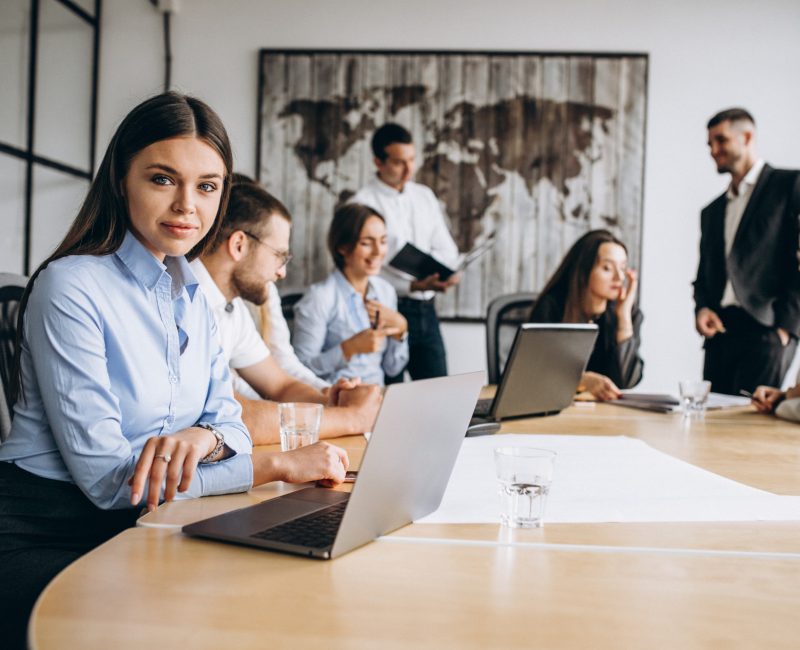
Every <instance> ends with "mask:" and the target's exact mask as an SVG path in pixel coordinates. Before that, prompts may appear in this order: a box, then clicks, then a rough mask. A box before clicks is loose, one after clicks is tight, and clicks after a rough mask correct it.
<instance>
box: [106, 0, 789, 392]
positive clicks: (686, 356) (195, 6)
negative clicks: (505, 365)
mask: <svg viewBox="0 0 800 650" xmlns="http://www.w3.org/2000/svg"><path fill="white" fill-rule="evenodd" d="M655 4H656V3H651V2H643V1H641V0H607V1H606V2H597V0H561V1H560V2H558V1H556V0H550V1H549V2H547V3H545V2H536V1H532V0H496V1H495V2H486V1H485V0H482V1H478V0H458V1H456V0H437V1H436V2H431V1H430V0H405V2H403V3H397V2H391V3H390V2H385V1H381V0H347V1H346V2H330V1H327V0H317V1H314V0H269V2H267V1H265V0H238V1H233V0H231V1H227V2H224V3H222V2H218V1H217V0H180V2H179V6H180V13H179V14H178V15H177V16H175V18H174V20H173V58H174V63H173V82H174V86H175V87H176V88H177V89H178V90H181V91H184V92H189V93H193V94H196V95H198V96H200V97H202V98H203V99H204V100H206V101H207V102H208V103H209V104H211V106H213V107H214V108H215V109H216V110H217V111H218V112H219V114H220V115H221V117H222V119H223V121H224V123H225V124H226V126H227V127H228V130H229V133H230V135H231V138H232V140H233V143H234V147H235V154H236V161H237V162H236V167H237V169H240V170H243V171H245V172H251V173H252V172H253V171H254V168H255V149H256V144H255V141H256V90H257V66H258V59H257V55H258V50H259V48H261V47H304V48H352V49H358V48H371V49H379V48H386V49H434V50H446V49H476V50H501V49H508V50H548V51H558V50H561V51H576V50H580V51H606V52H610V51H613V52H620V51H628V52H630V51H632V52H647V53H649V54H650V71H649V96H648V123H647V152H646V162H645V175H646V178H645V202H644V235H643V237H644V241H643V268H642V269H641V277H642V309H643V311H644V313H645V324H644V332H643V341H644V342H643V349H642V355H643V357H644V359H645V380H644V383H643V384H642V386H643V387H644V388H646V389H648V390H674V384H675V381H676V380H677V379H678V378H679V377H684V376H687V377H688V376H695V375H699V374H700V371H701V361H702V354H701V347H700V338H699V336H698V335H697V334H695V332H694V328H693V306H692V300H691V286H690V282H691V280H692V279H693V277H694V273H695V269H696V265H697V244H698V238H699V226H698V215H699V210H700V208H701V207H702V205H704V204H705V203H707V202H708V201H710V200H711V199H712V198H713V197H714V196H715V195H716V194H717V193H719V192H720V191H722V189H723V187H724V185H725V180H724V179H723V178H722V177H719V176H717V174H716V173H715V171H714V168H713V166H712V164H711V161H710V159H709V157H708V153H707V150H706V146H705V138H706V133H705V122H706V120H707V119H708V117H710V116H711V115H712V114H713V113H714V112H716V111H717V110H719V109H721V108H726V107H728V106H731V105H744V106H746V107H747V108H749V109H750V110H751V111H752V112H753V113H754V114H755V116H756V119H757V120H758V122H759V125H760V128H759V140H760V146H761V151H762V152H763V154H764V156H765V157H766V158H767V159H768V160H769V161H770V162H771V163H773V164H776V165H783V166H792V167H800V153H798V143H800V120H799V119H798V118H797V115H796V112H797V106H800V84H798V83H797V62H798V61H800V38H798V34H799V33H800V2H797V0H764V1H762V2H758V3H755V2H752V1H749V0H725V1H722V0H704V1H702V2H698V1H697V0H673V1H672V2H670V3H658V6H651V5H655ZM162 51H163V50H162V41H161V23H160V19H159V16H158V15H157V14H156V12H155V10H153V9H152V7H151V5H150V4H149V2H147V1H146V0H105V2H104V15H103V43H102V54H101V61H102V63H101V76H100V116H99V117H100V119H99V131H98V141H99V144H98V146H99V148H100V153H102V150H103V148H104V147H105V144H106V143H107V141H108V139H109V138H110V136H111V134H112V132H113V130H114V128H115V127H116V124H117V123H118V122H119V120H120V119H121V118H122V117H123V116H124V115H125V113H126V112H127V111H128V110H129V109H130V108H131V107H132V106H133V105H134V104H135V103H137V102H138V101H140V100H142V99H144V98H145V97H147V96H148V95H150V94H152V93H155V92H159V91H160V90H161V84H162V77H163V67H162V58H161V56H162ZM445 338H446V342H447V345H448V352H449V356H450V362H451V368H452V370H454V371H456V370H469V369H479V368H484V367H485V360H484V350H483V335H482V330H481V328H480V327H479V326H474V325H473V326H467V325H453V326H448V327H447V328H446V332H445Z"/></svg>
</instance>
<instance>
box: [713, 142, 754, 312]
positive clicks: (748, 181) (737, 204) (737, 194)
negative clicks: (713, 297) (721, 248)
mask: <svg viewBox="0 0 800 650" xmlns="http://www.w3.org/2000/svg"><path fill="white" fill-rule="evenodd" d="M762 169H764V161H763V160H761V159H760V158H759V159H758V160H757V161H756V162H755V164H754V165H753V166H752V167H751V168H750V171H748V172H747V174H745V177H744V178H743V179H742V180H741V182H740V183H739V189H738V191H736V190H734V189H733V184H731V185H730V187H728V191H727V193H726V195H725V196H726V197H727V199H728V203H727V204H726V206H725V257H726V258H727V256H728V255H730V252H731V249H732V248H733V240H734V239H736V232H737V231H738V230H739V224H740V223H741V221H742V215H743V214H744V211H745V209H746V208H747V204H748V202H749V201H750V196H751V195H752V194H753V188H754V187H755V184H756V182H758V177H759V175H760V174H761V170H762ZM720 305H721V306H722V307H730V306H736V307H739V306H740V303H739V299H738V298H737V297H736V293H735V292H734V290H733V284H731V281H730V280H728V281H727V282H725V291H724V292H723V293H722V300H721V301H720Z"/></svg>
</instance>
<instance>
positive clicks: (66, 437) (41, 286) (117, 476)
mask: <svg viewBox="0 0 800 650" xmlns="http://www.w3.org/2000/svg"><path fill="white" fill-rule="evenodd" d="M86 285H87V283H85V282H81V280H80V278H77V277H75V276H74V275H70V274H67V273H58V274H56V273H53V274H48V273H46V272H43V273H42V274H41V275H40V276H39V278H38V279H37V281H36V290H35V291H33V292H32V293H31V298H30V302H29V303H28V308H27V311H26V313H25V325H24V328H25V330H24V332H25V341H26V346H27V348H28V351H29V353H30V357H31V359H32V362H33V367H34V371H35V373H36V380H37V383H38V385H39V389H40V393H41V396H42V401H43V404H44V409H45V413H46V416H47V420H48V422H49V425H50V429H51V431H52V435H53V438H54V440H55V443H56V446H57V448H58V451H59V454H60V456H61V458H62V460H63V461H64V464H65V465H66V467H67V469H68V470H69V473H70V476H71V477H72V480H73V481H74V482H75V484H76V485H77V486H78V487H79V488H80V489H81V491H82V492H83V493H84V494H85V495H86V496H87V498H88V499H89V500H90V501H91V502H92V503H94V504H95V505H96V506H97V507H99V508H102V509H114V508H129V507H131V503H130V486H128V479H129V478H130V477H131V476H132V475H133V470H134V467H135V465H136V460H137V458H138V454H139V452H140V451H141V449H140V448H134V447H133V445H132V442H131V440H129V439H128V438H127V437H126V436H125V435H124V433H123V430H122V422H121V419H122V418H121V411H120V406H119V402H118V399H117V397H116V395H115V394H114V392H113V390H112V384H111V379H110V375H109V366H108V359H107V356H106V349H105V343H104V334H103V328H104V319H103V317H102V313H101V309H100V308H99V307H98V306H97V305H96V303H95V301H94V300H93V297H92V296H91V295H90V291H89V290H88V289H87V287H86ZM216 372H217V373H218V375H219V372H220V371H219V369H217V370H216ZM212 384H213V381H212ZM220 390H221V388H220V387H217V386H214V387H213V388H212V387H210V388H209V399H207V407H209V408H208V415H209V417H210V418H212V422H214V421H216V422H219V423H220V424H221V425H222V427H223V428H224V429H225V435H226V436H227V435H230V437H231V442H232V444H233V445H235V450H236V451H237V455H236V456H234V457H233V458H232V459H231V460H230V461H227V464H226V463H220V464H219V465H220V466H219V467H213V468H212V467H210V466H209V467H207V468H206V467H203V468H201V469H200V470H199V471H198V472H196V473H195V479H194V480H193V481H192V484H191V485H190V487H189V491H188V492H187V493H186V496H200V495H203V494H217V493H220V492H230V491H237V490H238V491H241V490H246V489H248V487H249V485H250V483H252V459H251V458H250V455H249V453H248V445H247V444H246V441H247V440H249V436H248V435H247V433H246V430H244V428H243V425H241V423H238V424H237V423H236V422H235V420H236V417H235V416H236V408H237V406H236V405H235V403H234V404H228V403H227V402H226V401H225V400H224V399H220V397H219V394H220ZM226 439H227V438H226ZM223 465H224V466H223ZM146 498H147V489H146V488H145V494H144V495H143V497H142V501H144V500H146Z"/></svg>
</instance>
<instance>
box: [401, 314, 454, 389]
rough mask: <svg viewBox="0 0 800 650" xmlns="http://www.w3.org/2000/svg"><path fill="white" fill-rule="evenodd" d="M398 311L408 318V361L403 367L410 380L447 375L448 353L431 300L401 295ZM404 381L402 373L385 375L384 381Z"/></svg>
mask: <svg viewBox="0 0 800 650" xmlns="http://www.w3.org/2000/svg"><path fill="white" fill-rule="evenodd" d="M397 308H398V311H399V312H400V313H401V314H403V316H404V317H405V319H406V320H407V321H408V348H409V360H408V366H406V370H408V374H409V375H411V379H430V378H431V377H444V376H445V375H447V355H446V354H445V351H444V341H443V340H442V331H441V329H440V328H439V319H438V318H437V316H436V309H435V308H434V306H433V301H432V300H431V301H426V300H413V299H411V298H400V299H399V300H398V301H397ZM400 381H403V373H402V372H401V373H400V374H399V375H397V376H395V377H387V378H386V383H387V384H394V383H398V382H400Z"/></svg>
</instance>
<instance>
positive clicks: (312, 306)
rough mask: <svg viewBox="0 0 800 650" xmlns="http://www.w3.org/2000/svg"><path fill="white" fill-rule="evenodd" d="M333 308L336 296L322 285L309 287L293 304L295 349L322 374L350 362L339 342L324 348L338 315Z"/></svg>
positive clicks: (303, 359)
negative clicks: (334, 319)
mask: <svg viewBox="0 0 800 650" xmlns="http://www.w3.org/2000/svg"><path fill="white" fill-rule="evenodd" d="M333 310H334V300H333V296H330V295H328V294H327V292H326V291H325V287H323V286H321V285H314V286H312V287H311V288H309V290H308V291H307V292H306V295H305V296H303V297H302V298H301V299H300V301H299V302H298V303H297V304H296V305H295V307H294V337H293V344H294V351H295V353H296V354H297V358H298V359H300V361H302V362H303V364H304V365H306V366H308V367H309V368H311V370H312V371H313V372H314V374H315V375H318V376H320V377H323V378H329V377H332V376H333V375H334V374H335V373H336V371H337V370H341V369H342V368H344V367H345V366H347V362H346V361H345V358H344V354H343V352H342V346H341V345H340V343H339V342H336V343H335V344H333V345H330V346H329V347H328V348H327V349H324V347H325V341H326V339H327V338H328V322H329V321H330V320H331V319H332V318H335V314H332V313H331V312H332V311H333Z"/></svg>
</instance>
